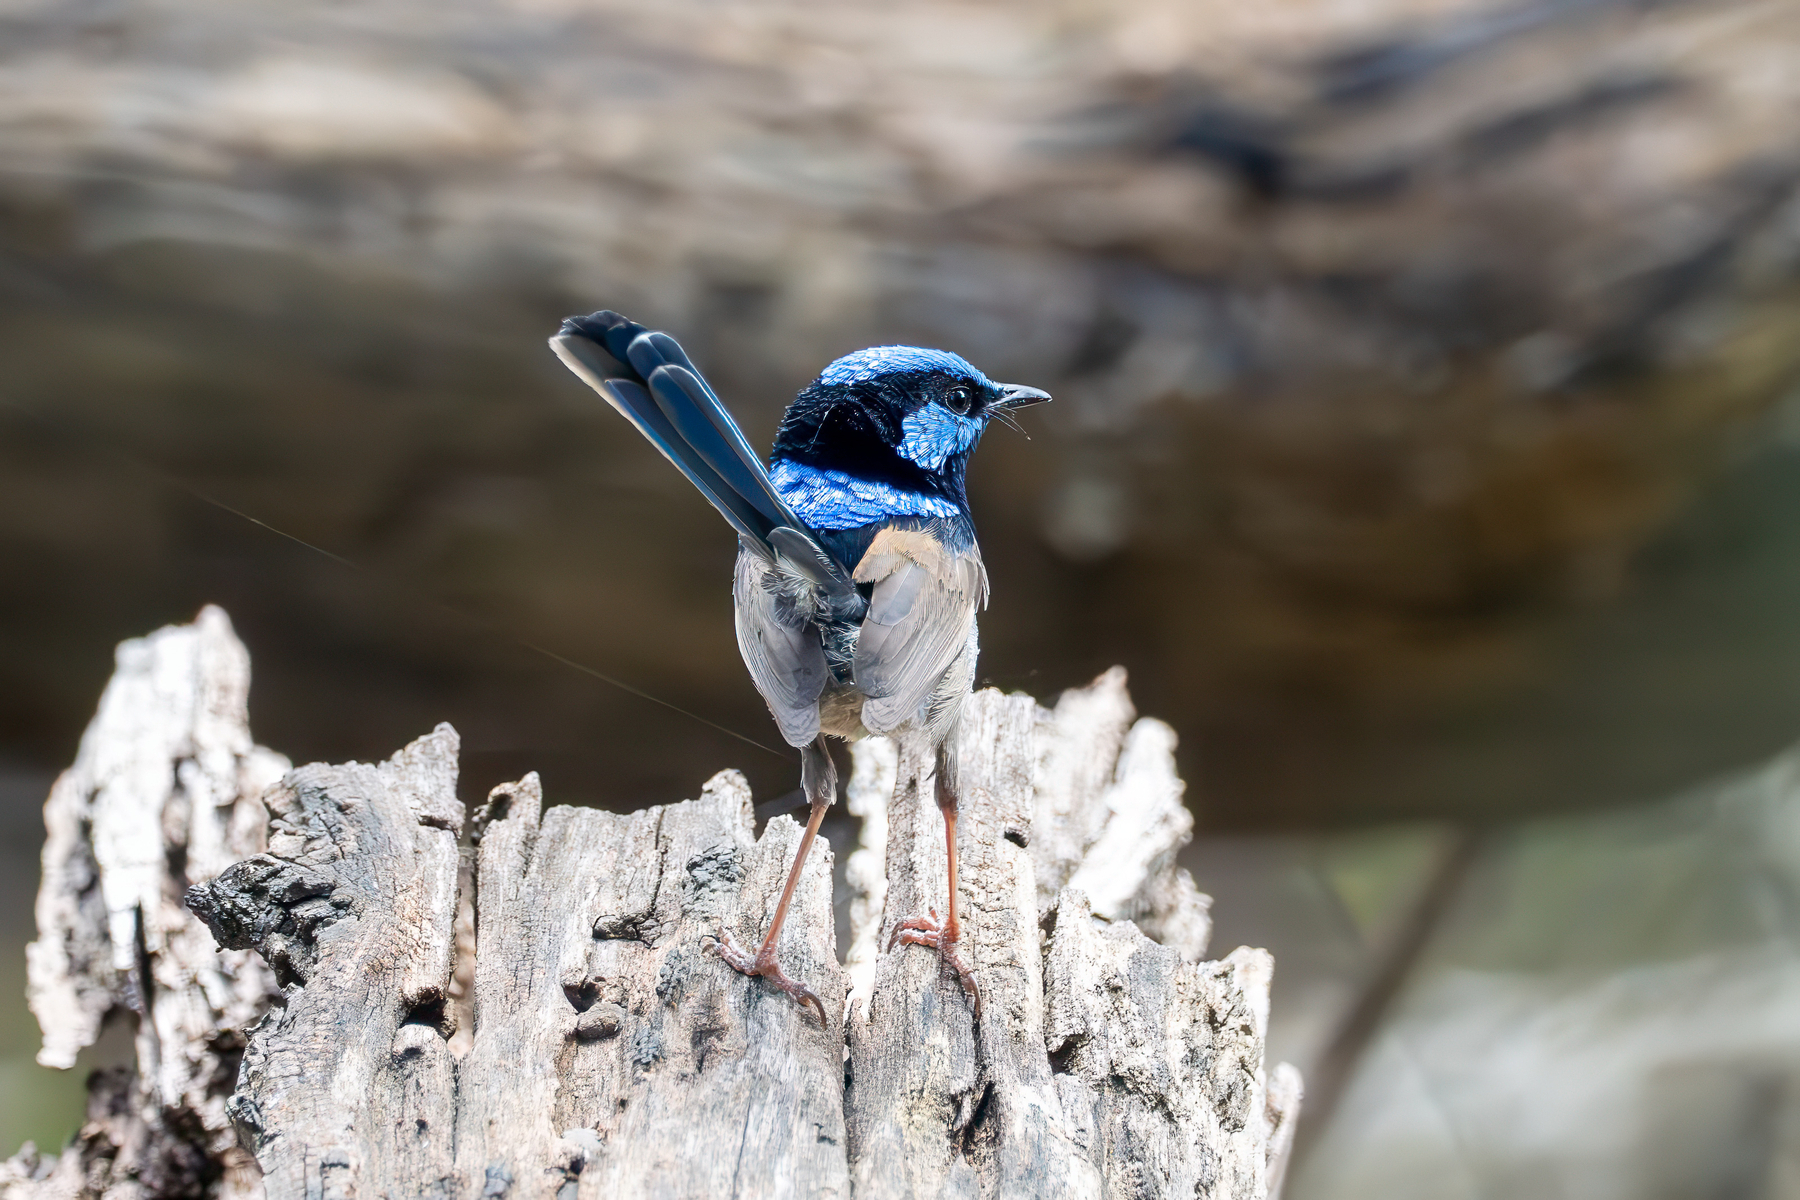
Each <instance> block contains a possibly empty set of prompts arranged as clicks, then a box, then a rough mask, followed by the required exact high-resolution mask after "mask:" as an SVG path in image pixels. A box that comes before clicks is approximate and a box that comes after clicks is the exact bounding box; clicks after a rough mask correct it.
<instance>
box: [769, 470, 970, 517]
mask: <svg viewBox="0 0 1800 1200" xmlns="http://www.w3.org/2000/svg"><path fill="white" fill-rule="evenodd" d="M769 478H770V479H771V480H773V481H774V483H775V490H776V491H777V492H779V493H781V498H782V499H783V500H785V501H787V504H788V507H789V508H791V509H793V510H794V513H795V515H797V516H798V517H799V518H800V519H801V520H802V521H805V522H806V524H807V525H808V526H810V527H811V528H813V529H854V528H856V527H857V526H858V525H872V524H874V523H875V522H877V521H882V520H886V519H887V518H889V517H954V516H956V515H957V514H958V512H959V510H958V509H957V507H956V505H955V504H953V503H951V502H950V501H948V500H946V499H944V498H943V497H942V496H928V495H926V494H924V493H923V492H910V491H906V490H904V489H901V488H897V487H895V486H894V485H893V484H891V483H876V482H874V481H872V480H868V479H858V478H856V477H855V476H854V475H848V474H846V473H844V472H843V471H832V470H828V469H826V468H824V467H809V466H807V465H805V464H804V463H797V462H794V461H792V460H791V459H786V458H778V459H776V460H775V462H774V464H773V465H772V467H771V469H770V471H769Z"/></svg>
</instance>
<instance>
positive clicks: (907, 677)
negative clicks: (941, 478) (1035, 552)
mask: <svg viewBox="0 0 1800 1200" xmlns="http://www.w3.org/2000/svg"><path fill="white" fill-rule="evenodd" d="M890 534H891V535H893V536H891V537H890ZM919 536H920V535H919V533H918V532H916V531H909V532H904V533H903V532H901V531H898V530H885V531H883V532H882V533H881V534H878V535H876V538H875V541H874V542H873V543H872V544H871V545H870V547H869V552H868V553H867V554H865V555H864V556H863V559H862V561H861V562H860V563H858V564H857V568H856V580H857V582H858V583H873V584H874V588H873V591H872V593H871V595H870V597H869V612H868V615H867V616H866V617H865V618H864V619H863V623H862V629H861V630H860V632H859V633H858V635H857V642H856V658H855V662H854V664H853V668H852V669H853V670H854V672H855V676H856V687H857V690H858V691H860V692H861V693H862V694H863V695H864V696H865V697H867V699H866V700H865V701H864V702H863V710H862V719H863V725H864V726H866V727H867V728H868V730H869V731H870V732H871V733H888V732H891V731H892V730H894V729H897V728H899V727H900V726H901V725H903V724H905V723H906V722H907V721H908V720H910V719H914V718H917V719H918V720H920V721H921V722H924V721H925V720H926V713H925V711H924V710H925V708H926V705H927V702H929V701H932V699H933V696H934V693H935V692H936V691H937V689H938V685H939V684H940V683H941V682H942V681H943V679H944V674H945V672H946V671H948V670H949V669H950V668H951V666H952V665H954V664H955V663H956V661H957V658H958V656H959V655H961V654H963V653H964V652H965V651H966V650H967V649H968V647H969V645H970V640H971V638H972V636H973V635H974V631H975V612H976V610H977V609H978V608H980V607H981V605H982V603H983V602H984V601H985V600H986V599H987V572H986V571H985V570H984V569H983V568H982V565H981V556H980V555H979V554H978V553H977V552H976V551H975V550H973V549H971V550H969V551H968V552H967V553H964V554H952V553H950V552H948V551H946V550H944V549H943V547H942V545H941V544H935V543H932V544H927V543H924V542H920V541H918V540H917V539H918V538H919ZM971 669H972V664H971Z"/></svg>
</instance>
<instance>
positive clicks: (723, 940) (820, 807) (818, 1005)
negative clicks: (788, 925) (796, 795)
mask: <svg viewBox="0 0 1800 1200" xmlns="http://www.w3.org/2000/svg"><path fill="white" fill-rule="evenodd" d="M800 786H801V788H802V789H803V790H804V791H805V792H806V798H807V801H808V802H809V803H810V804H811V805H812V813H811V815H810V816H808V817H807V819H806V832H805V833H804V834H803V835H801V838H800V849H799V850H798V851H796V852H795V854H794V865H793V867H792V868H791V869H789V871H788V877H787V886H786V887H784V888H782V889H781V899H780V901H779V902H777V903H776V905H775V916H774V918H773V919H771V920H770V921H769V932H768V935H767V936H765V937H764V938H763V942H762V947H761V948H760V949H759V950H757V952H756V953H755V954H750V953H748V952H747V951H745V950H742V949H740V948H739V946H738V944H737V942H736V941H735V940H733V938H732V936H731V934H730V933H728V932H727V931H726V930H725V929H724V928H722V927H721V928H720V930H719V941H718V946H717V947H716V950H717V952H718V955H719V957H720V958H722V959H724V960H725V962H726V964H727V965H729V966H732V967H735V968H736V969H737V970H739V971H742V972H743V973H744V974H746V975H761V976H762V977H763V978H764V979H766V980H768V981H769V982H770V983H772V984H774V985H775V986H776V987H778V988H780V989H781V990H782V991H784V992H786V993H787V994H788V995H790V996H792V997H793V998H794V999H795V1000H796V1001H798V1002H799V1003H801V1004H810V1005H812V1006H813V1008H815V1009H817V1010H818V1013H819V1023H820V1024H822V1025H824V1024H829V1022H828V1021H826V1019H825V1002H824V1001H823V1000H821V999H819V994H818V993H817V992H815V991H813V990H812V989H811V988H809V987H807V986H806V985H805V984H804V983H801V982H800V981H799V980H797V979H790V978H789V977H788V975H787V973H786V972H785V971H783V970H782V969H781V967H780V965H779V964H778V963H776V961H775V939H776V938H778V937H780V936H781V926H782V922H784V921H786V920H787V911H788V905H789V903H791V902H792V901H793V899H794V888H795V887H797V886H798V885H799V883H800V869H801V868H802V867H804V866H805V865H806V855H807V853H808V852H809V851H810V850H811V849H812V844H813V838H815V837H817V836H818V833H819V822H820V821H822V820H824V819H825V810H826V809H828V808H830V807H831V803H832V801H833V800H835V799H837V766H836V764H834V763H833V762H832V761H831V754H830V752H829V751H827V750H826V749H825V736H824V735H823V734H820V735H819V740H818V741H816V742H814V743H812V744H811V745H809V746H806V747H804V748H802V749H801V751H800Z"/></svg>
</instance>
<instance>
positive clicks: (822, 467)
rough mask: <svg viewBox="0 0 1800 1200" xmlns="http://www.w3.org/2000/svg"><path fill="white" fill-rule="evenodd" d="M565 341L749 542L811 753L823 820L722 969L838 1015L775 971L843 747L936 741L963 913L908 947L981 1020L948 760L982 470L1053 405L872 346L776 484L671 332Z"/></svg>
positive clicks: (759, 602) (794, 412) (741, 633)
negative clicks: (1006, 434)
mask: <svg viewBox="0 0 1800 1200" xmlns="http://www.w3.org/2000/svg"><path fill="white" fill-rule="evenodd" d="M550 345H551V348H552V349H554V350H555V351H556V354H557V356H558V357H559V358H561V359H562V360H563V362H564V363H565V364H566V365H567V366H568V367H569V369H570V370H572V371H574V372H575V374H577V375H578V376H580V377H581V378H582V379H583V380H585V381H586V382H587V383H588V384H589V385H590V386H592V387H593V388H594V390H595V391H597V392H599V393H600V394H601V396H603V397H605V399H606V400H607V402H608V403H610V404H611V405H612V406H613V407H614V408H616V409H618V410H619V411H620V412H621V413H623V414H624V415H625V416H626V417H627V418H628V419H629V420H630V421H631V422H632V424H634V425H636V426H637V428H638V430H639V432H641V433H642V434H643V435H644V436H645V437H646V438H648V439H650V441H651V442H652V443H653V444H654V445H655V446H656V448H657V449H658V450H661V451H662V452H663V454H664V455H666V456H667V457H668V459H669V461H671V462H673V463H674V464H675V465H676V467H678V468H680V470H681V472H682V473H683V474H684V475H686V476H687V477H688V479H689V480H690V481H692V482H693V484H694V486H695V487H697V488H699V489H700V492H701V494H702V495H704V496H705V497H706V498H707V499H708V500H710V501H711V502H712V504H713V506H714V507H715V508H717V509H718V510H719V511H720V512H721V513H722V514H724V516H725V519H726V520H727V521H729V522H731V525H732V527H733V528H735V529H736V530H737V534H738V546H739V549H738V557H737V569H736V574H735V579H734V582H733V586H732V598H733V600H734V602H735V606H736V611H737V638H738V649H739V650H740V651H741V652H742V653H743V656H744V664H745V665H746V666H748V667H749V668H750V677H751V679H752V680H754V681H755V684H756V689H757V691H759V692H761V693H762V696H763V699H764V700H766V701H767V702H768V705H769V711H770V712H771V713H772V714H773V715H774V717H775V723H776V724H777V725H778V726H780V728H781V735H782V737H783V738H785V739H786V740H787V742H788V744H789V745H792V746H797V747H799V749H800V756H801V771H800V777H801V786H802V788H803V789H804V791H805V793H806V798H807V801H808V803H809V804H810V805H811V806H812V812H811V815H810V817H809V819H808V821H807V823H806V834H805V836H804V837H803V838H802V839H801V842H800V849H799V852H798V853H797V854H796V855H795V857H794V865H793V868H792V870H791V871H790V872H789V874H788V879H787V886H786V888H785V889H784V890H783V891H782V893H781V901H780V903H779V904H777V906H776V908H775V916H774V919H773V920H771V921H770V923H769V931H768V935H767V936H766V937H765V938H764V939H763V943H762V946H761V948H760V949H758V950H757V952H756V953H755V954H754V955H752V954H750V953H748V952H746V951H744V950H742V949H740V948H739V947H738V946H737V945H736V943H735V942H733V940H732V939H731V937H730V935H729V934H727V933H725V932H724V931H721V932H720V936H719V954H720V956H721V957H722V958H724V959H725V961H726V962H728V963H729V964H731V965H732V966H733V967H735V968H737V969H738V970H740V971H744V972H746V973H748V974H752V975H761V976H763V977H764V978H765V979H767V980H769V982H771V983H773V984H774V985H775V986H776V987H778V988H780V989H781V990H782V991H784V992H787V993H788V994H789V995H791V996H793V997H794V998H795V999H796V1000H799V1001H801V1002H802V1003H810V1004H812V1005H813V1006H814V1007H815V1008H816V1009H817V1010H818V1013H819V1019H820V1020H821V1021H823V1020H824V1019H825V1006H824V1004H823V1002H822V1001H820V999H819V997H818V995H817V994H816V993H814V992H813V990H812V989H811V988H809V987H807V986H806V985H805V984H803V983H800V982H799V981H797V980H794V979H790V978H789V977H788V976H787V975H786V974H785V973H784V972H783V971H782V970H781V968H780V966H779V965H778V964H777V963H776V959H775V941H776V938H777V936H778V935H779V934H780V932H781V925H782V922H783V920H784V919H785V918H786V916H787V910H788V904H789V902H790V901H791V900H792V898H793V894H794V885H795V884H796V883H797V882H798V881H799V878H800V868H801V866H802V865H803V864H804V863H805V861H806V855H807V852H808V851H809V850H811V848H812V843H813V838H814V836H815V835H816V834H817V833H818V829H819V821H820V819H821V818H822V817H823V816H824V815H825V810H826V809H827V808H828V807H830V805H831V803H832V801H833V800H835V799H836V797H837V770H836V767H835V766H834V765H833V764H832V760H831V755H830V753H829V752H828V751H827V749H826V746H825V737H826V735H830V736H833V737H839V738H844V739H846V740H852V741H854V740H855V739H857V738H861V737H865V736H867V735H869V734H888V735H892V736H895V737H900V738H915V739H923V740H924V741H925V743H926V749H927V750H928V752H929V753H931V754H935V756H936V760H937V766H936V781H937V782H936V795H937V802H938V807H939V809H940V810H941V811H942V813H943V816H944V837H945V841H946V843H947V847H948V851H949V886H950V897H949V903H948V906H947V908H946V913H947V916H946V918H945V919H944V920H943V921H942V922H939V921H938V920H937V915H936V913H935V912H933V913H932V914H931V916H929V917H913V918H911V919H909V920H906V921H902V922H900V923H899V924H898V926H897V927H896V928H895V930H894V936H893V938H891V939H890V941H889V948H890V949H891V948H892V946H893V943H894V942H895V941H901V942H906V943H910V944H913V945H924V946H930V947H932V948H934V949H936V950H937V951H938V953H939V954H940V955H941V956H942V957H943V959H944V961H945V962H947V963H948V964H949V965H950V966H951V967H952V968H953V969H954V970H955V971H956V974H957V977H958V978H959V979H960V980H961V981H962V985H963V988H964V989H965V990H966V991H967V992H968V994H969V996H970V998H971V999H972V1000H973V1002H974V1005H975V1012H976V1015H977V1016H979V1015H980V1012H981V993H980V991H979V989H978V988H977V987H976V986H975V980H974V977H973V976H972V975H971V974H970V972H969V969H968V967H967V966H966V965H965V964H964V963H963V961H962V958H961V956H960V955H959V954H958V953H957V949H956V946H957V941H958V939H959V937H960V934H961V930H960V926H959V922H958V918H957V905H956V888H957V882H956V863H957V856H956V805H957V786H956V779H955V777H954V758H953V756H952V755H950V754H947V753H945V752H944V744H945V739H946V738H947V737H948V736H949V734H950V732H951V731H952V730H953V729H954V728H955V726H956V721H957V718H958V717H959V716H960V715H961V712H962V707H963V702H964V701H965V700H967V699H968V697H969V695H970V692H971V690H972V688H973V685H974V679H975V655H976V646H977V637H976V630H975V613H976V610H977V609H979V608H981V607H983V606H984V605H985V604H986V602H987V590H988V581H987V571H986V570H985V569H984V568H983V566H982V564H981V551H980V548H979V547H978V546H977V545H976V541H975V524H974V521H973V520H972V519H971V517H970V515H969V499H968V495H967V493H966V492H965V490H964V476H965V473H966V471H967V469H968V463H969V456H970V454H972V453H973V452H974V450H975V446H976V444H977V443H978V442H979V441H980V440H981V434H982V431H983V430H984V429H986V428H987V425H988V422H989V421H990V420H992V419H994V418H995V417H1000V418H1001V419H1006V417H1005V414H1007V413H1008V412H1010V411H1011V410H1013V409H1016V408H1021V407H1023V406H1025V405H1027V404H1036V403H1039V402H1040V401H1044V400H1048V399H1050V397H1049V395H1048V394H1047V393H1045V392H1041V391H1039V390H1037V389H1036V388H1029V387H1020V386H1017V385H1014V384H1006V383H994V382H992V381H991V380H989V379H988V378H987V376H985V375H983V374H982V373H981V372H980V371H978V370H976V369H975V368H974V367H973V366H971V365H970V364H969V363H968V362H967V361H965V360H964V359H962V358H961V357H959V356H957V355H955V354H950V353H947V352H946V351H943V350H924V349H920V348H917V347H913V346H877V347H875V348H873V349H869V350H859V351H857V352H856V353H855V354H850V355H846V356H845V357H843V358H840V359H838V360H837V361H836V362H834V363H832V364H831V365H830V366H828V367H826V368H825V370H824V371H823V372H822V373H821V374H820V375H819V377H818V378H817V379H816V380H814V381H813V382H812V383H811V384H810V385H809V386H808V387H807V388H806V389H805V390H803V391H802V392H801V393H800V394H799V395H798V396H797V397H795V399H794V402H793V403H792V404H790V405H789V406H788V409H787V413H786V415H785V416H783V417H782V420H781V427H780V429H779V430H778V431H777V432H776V435H775V452H774V455H773V456H772V458H771V462H770V467H769V469H768V470H766V471H765V470H764V469H763V466H762V463H761V462H760V461H759V460H758V458H757V456H756V454H754V453H753V452H752V451H751V449H750V444H749V442H747V441H746V440H745V438H744V435H743V433H742V431H740V430H739V429H738V427H737V423H736V422H735V421H733V420H732V419H731V414H730V413H728V412H726V411H725V408H724V406H723V405H722V404H720V403H719V399H718V397H717V396H716V395H714V394H713V391H712V388H711V387H709V386H708V385H707V383H706V380H705V379H704V378H702V377H701V375H700V372H699V370H698V369H697V368H696V367H695V366H694V364H693V363H692V362H691V361H689V359H688V357H687V355H686V354H685V353H684V352H683V351H682V349H681V346H680V345H679V344H677V343H676V341H675V339H674V338H672V337H670V336H669V335H668V334H666V333H657V332H652V331H650V330H647V329H645V328H644V327H643V326H642V325H638V324H636V323H635V322H632V321H628V320H626V319H625V318H624V317H622V316H620V315H619V314H617V313H614V312H597V313H594V314H592V315H591V316H586V317H570V318H569V319H568V320H566V321H564V322H563V325H562V329H561V330H560V331H559V332H558V333H557V335H556V336H555V337H553V338H551V339H550Z"/></svg>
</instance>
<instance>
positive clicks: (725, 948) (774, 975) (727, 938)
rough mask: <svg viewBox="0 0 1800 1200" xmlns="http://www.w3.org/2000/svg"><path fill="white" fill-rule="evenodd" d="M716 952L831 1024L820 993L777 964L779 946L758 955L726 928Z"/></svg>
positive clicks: (820, 1020) (825, 1022) (732, 965)
mask: <svg viewBox="0 0 1800 1200" xmlns="http://www.w3.org/2000/svg"><path fill="white" fill-rule="evenodd" d="M713 952H714V953H715V954H717V955H718V956H719V957H720V958H722V959H724V960H725V965H726V966H728V967H731V968H732V969H733V970H737V971H742V972H743V973H744V974H746V975H760V976H762V977H763V978H764V979H766V980H768V981H769V982H770V983H772V984H774V985H775V986H776V987H778V988H780V989H781V990H782V991H784V992H786V993H787V994H788V995H790V996H792V997H793V998H794V1000H795V1001H796V1002H797V1003H799V1004H810V1005H812V1006H813V1008H814V1009H816V1010H818V1014H819V1024H821V1025H827V1026H829V1025H830V1022H829V1021H827V1020H826V1019H825V1002H824V1001H823V1000H821V999H819V993H817V992H815V991H813V990H812V989H811V988H809V987H807V986H806V985H805V984H804V983H801V982H800V981H799V980H798V979H790V978H789V977H788V974H787V972H785V971H783V970H782V969H781V967H780V965H779V964H778V963H776V961H775V947H773V946H770V945H767V944H764V946H763V948H762V949H761V950H759V951H757V952H756V953H755V954H751V953H749V952H748V951H746V950H744V949H742V948H741V947H740V946H739V945H738V944H737V942H736V940H735V939H733V938H732V936H731V934H729V933H727V932H726V931H725V930H724V929H723V928H721V929H720V930H719V937H718V941H717V942H716V943H715V944H714V945H713Z"/></svg>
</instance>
